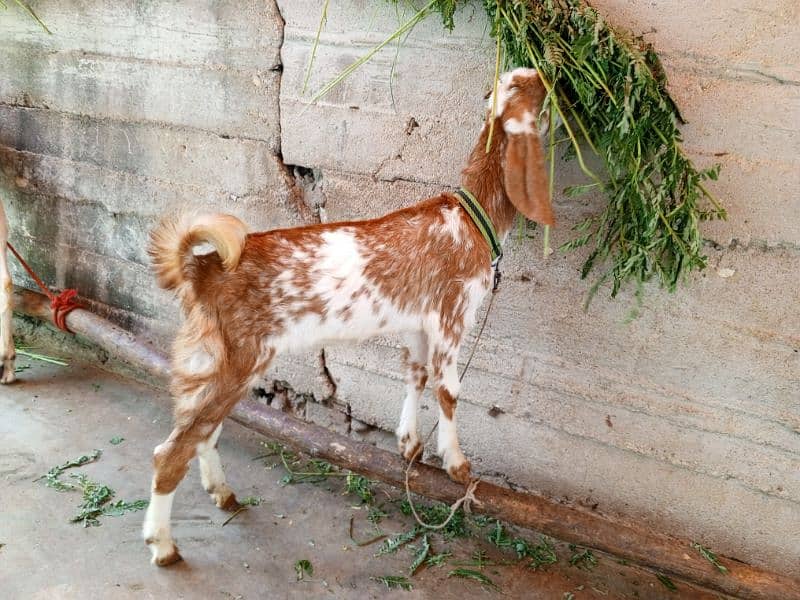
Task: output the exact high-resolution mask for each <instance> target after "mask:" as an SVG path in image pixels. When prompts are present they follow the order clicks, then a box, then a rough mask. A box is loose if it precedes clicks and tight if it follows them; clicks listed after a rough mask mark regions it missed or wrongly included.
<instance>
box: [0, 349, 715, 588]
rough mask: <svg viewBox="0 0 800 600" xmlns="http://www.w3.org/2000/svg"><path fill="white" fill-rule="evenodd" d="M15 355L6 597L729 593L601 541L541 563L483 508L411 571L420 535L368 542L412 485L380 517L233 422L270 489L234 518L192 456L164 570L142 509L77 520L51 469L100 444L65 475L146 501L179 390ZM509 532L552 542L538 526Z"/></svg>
mask: <svg viewBox="0 0 800 600" xmlns="http://www.w3.org/2000/svg"><path fill="white" fill-rule="evenodd" d="M19 367H20V369H21V371H20V373H19V375H18V376H19V378H20V381H19V382H17V383H15V384H13V385H11V386H6V387H2V388H0V476H1V477H2V479H3V483H4V485H3V486H0V505H2V507H3V508H2V511H0V597H2V598H7V599H17V598H20V599H21V598H25V599H31V598H33V599H42V600H45V599H46V600H57V599H61V598H64V599H78V598H80V599H82V600H85V599H94V598H98V599H100V598H102V599H106V598H114V599H116V598H123V599H124V598H136V599H139V598H142V599H144V598H156V599H159V598H202V599H212V600H231V599H242V600H244V599H247V600H251V599H256V598H270V599H272V598H304V599H305V598H353V599H356V598H358V599H363V598H408V599H413V598H435V599H436V600H447V599H458V600H463V599H464V598H482V597H486V598H491V597H493V596H503V597H509V598H530V599H539V598H542V599H545V598H546V599H554V600H570V599H574V600H583V599H589V598H597V599H604V600H610V599H615V598H642V599H648V600H659V599H662V598H664V599H666V598H698V599H704V598H720V597H721V596H720V595H718V594H711V593H707V592H704V591H701V590H698V589H696V588H694V587H692V586H689V585H688V584H686V583H683V582H680V581H674V582H662V581H660V580H659V579H658V578H657V576H656V574H654V573H651V572H649V571H645V570H642V569H638V568H635V567H633V566H630V565H626V564H624V563H622V562H620V561H617V560H616V559H615V558H613V557H610V556H604V555H600V554H597V553H595V554H594V555H593V557H592V558H594V559H596V565H594V564H592V560H591V559H589V557H588V556H587V555H585V554H583V549H576V548H570V547H568V546H567V545H566V544H562V543H558V542H554V548H555V550H556V552H557V554H558V562H557V563H556V564H552V565H549V566H544V567H540V568H538V569H535V570H534V569H530V568H528V563H530V560H529V559H526V560H522V561H521V560H519V559H518V558H517V555H516V553H515V552H514V550H513V548H511V547H505V548H498V547H497V546H496V545H495V544H492V543H491V542H490V541H489V540H488V537H489V536H490V534H491V533H492V532H493V531H494V532H495V533H496V527H497V525H496V524H495V523H494V522H487V521H486V520H482V519H480V518H475V517H474V516H467V517H466V518H465V519H464V524H465V531H464V532H461V533H465V532H468V535H466V536H464V537H455V538H453V539H446V538H445V537H444V536H442V535H439V534H431V535H430V536H429V541H430V545H431V551H430V555H431V556H432V555H434V554H440V553H444V552H451V553H452V555H451V556H450V557H448V558H447V559H446V560H444V562H443V564H442V565H441V566H433V565H423V566H421V567H420V568H419V570H418V571H417V572H416V573H415V574H414V575H413V576H412V575H410V573H409V569H410V566H411V564H412V562H413V560H414V557H415V552H419V551H420V549H421V548H422V545H423V544H422V538H421V536H417V538H416V539H414V540H412V541H411V542H409V543H407V544H405V545H403V546H401V547H400V548H399V549H398V550H396V551H395V552H394V553H387V554H381V555H378V554H379V552H380V550H381V548H382V547H383V546H382V545H383V544H384V543H385V540H383V539H381V540H377V541H374V542H373V543H370V544H364V545H360V544H362V543H363V542H365V541H369V540H371V539H373V538H375V537H377V536H379V535H380V534H387V535H388V536H390V537H391V536H393V535H396V534H399V533H403V532H407V531H409V530H411V529H413V527H414V521H413V517H409V516H406V515H404V514H403V511H402V502H401V500H402V498H403V493H402V492H401V491H400V490H396V489H393V488H390V487H386V486H379V485H375V486H373V487H372V491H373V493H374V494H375V500H374V501H373V503H372V506H374V507H376V509H375V510H373V511H372V517H373V521H375V520H376V517H377V518H378V519H379V520H378V522H377V523H373V522H371V521H370V520H369V519H368V516H370V506H367V505H365V504H363V503H362V501H361V499H360V498H359V497H358V496H357V495H355V494H346V493H344V492H343V490H344V485H345V479H346V478H345V477H343V476H342V475H341V474H337V475H333V476H330V477H325V478H315V479H320V480H321V481H318V482H317V483H290V484H286V482H285V477H286V475H287V471H286V469H285V468H284V465H283V461H282V460H281V459H280V455H279V454H278V455H276V454H274V453H273V452H274V451H275V450H276V448H275V447H274V446H271V447H267V446H265V441H266V440H265V439H264V438H262V437H260V436H258V435H256V434H253V433H252V432H249V431H247V430H246V429H244V428H242V427H240V426H238V425H236V424H234V423H230V422H229V423H227V424H226V426H225V429H224V431H223V433H222V437H221V440H220V453H221V455H222V460H223V464H224V465H225V469H226V474H227V477H228V481H229V483H230V484H231V486H232V487H233V489H234V490H235V491H236V492H237V495H238V497H239V498H240V499H241V498H245V497H247V496H251V497H253V498H255V499H261V500H262V501H261V503H260V504H259V505H257V506H250V507H249V508H247V509H246V510H244V511H242V512H240V513H239V514H237V515H236V516H235V517H234V518H233V519H232V520H230V521H229V522H228V523H227V524H225V522H226V520H228V519H229V517H230V516H231V515H230V513H226V512H223V511H221V510H219V509H217V508H216V507H215V506H214V505H213V504H212V503H211V501H210V500H209V498H208V496H207V494H206V493H205V491H203V489H202V488H201V485H200V481H199V474H198V470H197V468H196V466H195V465H193V467H192V469H191V471H190V472H189V475H188V476H187V477H186V479H185V480H184V482H183V483H182V484H181V486H180V488H179V489H178V493H177V495H176V498H175V505H174V510H173V521H172V522H173V528H174V529H173V533H174V536H175V538H176V539H177V541H178V545H179V547H180V550H181V553H182V554H183V557H184V559H185V560H184V561H183V562H181V563H178V564H177V565H175V566H173V567H169V568H164V569H161V568H157V567H154V566H152V565H150V564H149V552H148V550H147V549H146V548H145V546H144V543H143V542H142V539H141V535H140V527H141V522H142V518H143V516H144V513H143V512H141V511H133V512H126V513H125V514H123V515H121V516H102V515H101V516H100V517H99V523H100V524H99V526H89V527H84V526H83V525H82V524H81V523H72V522H70V519H71V518H72V517H73V516H74V515H75V514H76V513H77V512H78V511H79V506H80V504H81V502H82V499H81V493H80V492H79V491H74V490H73V491H69V490H68V491H57V490H56V489H53V488H52V487H48V486H47V485H46V479H42V478H41V476H42V475H44V474H45V473H47V472H48V470H49V469H51V468H52V467H54V466H56V465H60V464H63V463H64V462H65V461H67V460H70V459H75V458H77V457H79V456H82V455H88V454H90V453H91V452H92V451H93V450H95V449H99V450H102V454H101V455H100V457H99V458H98V459H97V460H96V461H94V462H91V463H89V464H86V465H84V466H81V467H75V468H71V469H68V470H66V471H65V472H64V473H63V474H62V475H61V476H60V479H61V480H62V481H66V482H68V483H77V481H78V480H77V479H75V478H73V477H71V475H75V474H79V473H84V474H85V475H87V476H88V478H89V479H90V480H92V481H95V482H98V483H100V484H104V485H107V486H109V487H110V488H112V489H113V490H114V491H115V496H114V499H113V500H112V501H116V500H125V501H129V502H133V501H136V500H140V499H147V498H148V494H149V487H150V476H151V469H150V457H151V453H152V449H153V447H154V446H155V445H156V444H158V443H160V442H161V441H163V440H164V438H165V437H166V436H167V435H168V433H169V431H170V429H171V415H170V401H169V398H168V396H167V395H166V394H165V393H164V392H163V391H160V390H156V389H153V388H149V387H146V386H144V385H141V384H139V383H136V382H133V381H130V380H126V379H123V378H121V377H118V376H116V375H113V374H109V373H107V372H105V371H101V370H98V369H97V368H95V367H92V366H90V365H87V364H71V365H70V366H68V367H60V366H55V365H47V364H43V363H40V362H38V361H29V360H27V359H26V358H24V357H20V360H19ZM112 440H113V442H112ZM265 454H270V456H264V455H265ZM259 457H260V458H259ZM285 458H286V459H287V464H288V465H289V467H290V468H292V469H293V470H295V471H296V470H298V469H301V467H302V468H305V467H304V466H303V465H304V462H305V461H303V460H302V459H300V460H299V462H297V463H293V462H292V456H291V455H288V456H286V457H285ZM313 468H316V467H313ZM282 480H284V481H283V484H282ZM378 509H379V510H380V512H382V513H385V515H383V516H381V515H380V514H379V513H378V512H377V510H378ZM351 524H352V530H351ZM351 534H352V535H351ZM503 534H504V535H505V537H506V538H514V537H519V538H523V539H526V540H529V541H530V543H531V544H539V543H541V542H540V536H539V535H538V534H537V533H535V532H531V531H522V530H516V529H513V530H504V532H503ZM581 556H583V558H581ZM576 557H578V558H576ZM570 559H572V562H575V563H576V564H574V565H572V564H570ZM304 560H305V561H308V562H309V564H310V566H311V568H312V569H313V574H308V573H307V572H306V573H304V576H303V578H302V580H298V575H297V563H298V561H304ZM458 569H461V571H457V570H458ZM454 571H456V572H460V573H461V575H466V577H459V576H458V575H457V574H454V573H453V572H454ZM476 574H477V575H476ZM387 576H395V577H405V578H406V580H407V581H408V582H409V583H410V584H411V586H413V587H412V589H411V590H410V591H405V590H400V589H392V590H390V589H388V588H387V587H386V585H385V584H384V583H383V582H382V581H381V580H380V578H382V577H387ZM480 577H486V578H487V580H488V581H490V582H491V584H492V585H490V584H489V583H487V582H486V581H487V580H484V581H479V580H478V579H480ZM665 583H667V584H669V583H674V586H675V588H676V589H675V590H674V591H673V590H670V589H668V587H667V585H665ZM492 586H496V587H492Z"/></svg>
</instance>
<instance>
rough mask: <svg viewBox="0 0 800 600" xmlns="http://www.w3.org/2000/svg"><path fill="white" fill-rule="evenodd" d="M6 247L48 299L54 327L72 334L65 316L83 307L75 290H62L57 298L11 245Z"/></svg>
mask: <svg viewBox="0 0 800 600" xmlns="http://www.w3.org/2000/svg"><path fill="white" fill-rule="evenodd" d="M6 244H7V245H8V248H9V250H11V252H12V253H13V254H14V256H16V257H17V260H18V261H19V264H21V265H22V267H23V268H24V269H25V270H26V271H27V272H28V275H30V276H31V279H33V280H34V281H35V282H36V285H38V286H39V289H41V290H42V292H44V295H45V296H47V297H48V298H49V299H50V308H52V309H53V321H54V322H55V324H56V327H58V328H59V329H61V330H63V331H66V332H68V333H74V332H73V331H72V330H71V329H70V328H69V327H67V320H66V319H67V315H68V314H69V313H70V312H72V311H73V310H75V309H76V308H83V305H82V304H81V303H80V302H78V301H77V300H76V299H75V297H76V296H77V295H78V292H77V290H72V289H70V290H64V291H63V292H61V293H60V294H59V295H58V296H56V295H55V294H54V293H53V292H51V291H50V288H48V287H47V286H46V285H45V284H44V282H43V281H42V280H41V279H39V276H38V275H36V273H34V272H33V269H31V268H30V266H29V265H28V263H26V262H25V259H24V258H22V257H21V256H20V255H19V252H17V250H16V249H15V248H14V246H12V245H11V243H9V242H6Z"/></svg>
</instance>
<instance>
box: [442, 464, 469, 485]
mask: <svg viewBox="0 0 800 600" xmlns="http://www.w3.org/2000/svg"><path fill="white" fill-rule="evenodd" d="M447 474H448V475H449V476H450V479H452V480H453V481H455V482H456V483H463V484H467V483H469V482H470V480H471V479H472V465H471V464H470V462H469V461H468V460H465V461H464V462H463V463H461V464H460V465H458V466H456V467H447Z"/></svg>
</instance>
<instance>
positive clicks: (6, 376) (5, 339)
mask: <svg viewBox="0 0 800 600" xmlns="http://www.w3.org/2000/svg"><path fill="white" fill-rule="evenodd" d="M7 242H8V221H7V220H6V214H5V211H4V210H3V204H2V202H0V383H11V382H12V381H14V379H15V374H14V359H15V358H16V352H15V350H14V336H13V333H12V329H11V314H12V307H11V293H12V291H13V290H12V286H11V275H10V274H9V272H8V254H7V252H6V243H7Z"/></svg>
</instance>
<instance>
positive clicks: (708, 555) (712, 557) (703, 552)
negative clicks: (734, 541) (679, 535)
mask: <svg viewBox="0 0 800 600" xmlns="http://www.w3.org/2000/svg"><path fill="white" fill-rule="evenodd" d="M692 548H694V549H695V550H697V551H698V552H699V553H700V556H702V557H703V558H705V559H706V560H707V561H708V562H710V563H711V564H712V565H714V566H715V567H716V568H717V570H718V571H719V572H720V573H724V574H726V575H727V574H728V567H726V566H725V565H723V564H722V563H721V562H719V559H718V558H717V555H716V554H714V553H713V552H712V551H711V550H709V549H708V548H706V547H705V546H702V545H700V544H698V543H697V542H692Z"/></svg>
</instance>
